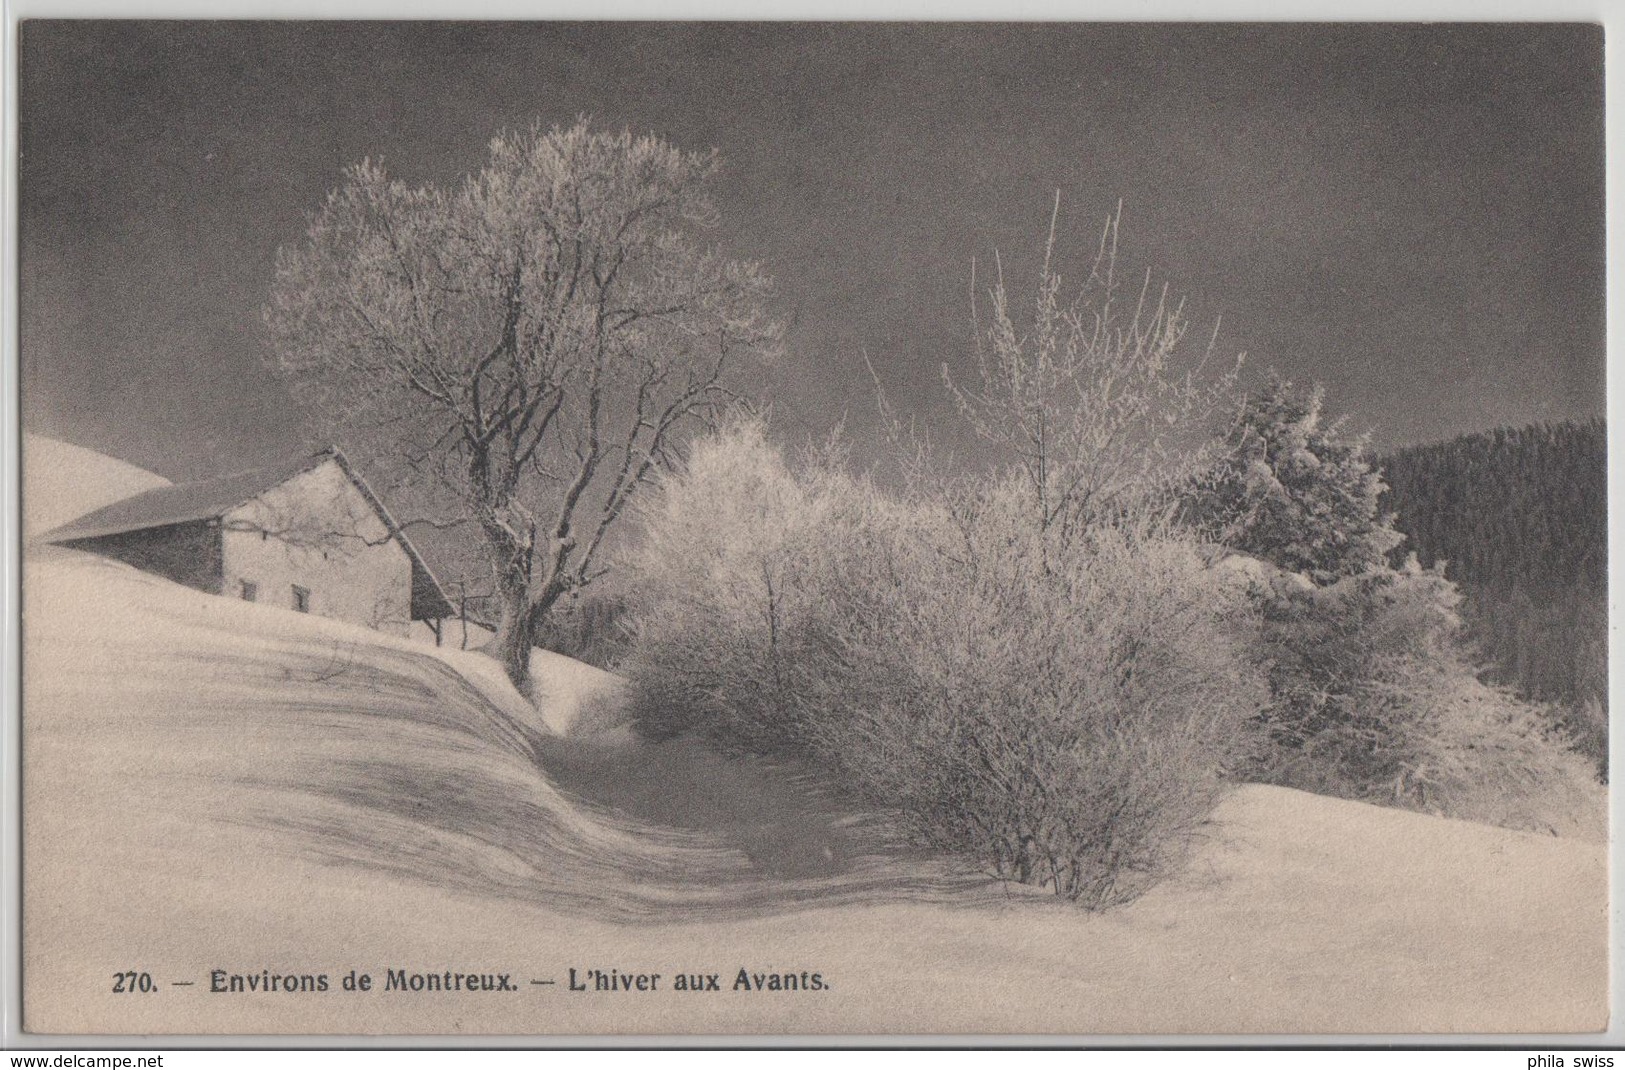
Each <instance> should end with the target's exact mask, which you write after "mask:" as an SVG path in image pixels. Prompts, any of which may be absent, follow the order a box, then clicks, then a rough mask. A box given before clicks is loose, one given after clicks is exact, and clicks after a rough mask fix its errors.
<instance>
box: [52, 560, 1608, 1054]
mask: <svg viewBox="0 0 1625 1070" xmlns="http://www.w3.org/2000/svg"><path fill="white" fill-rule="evenodd" d="M25 576H26V578H25V592H26V594H25V597H26V614H25V621H24V629H25V631H24V642H25V663H24V692H25V695H24V722H23V728H24V755H23V761H24V785H23V790H24V796H25V809H24V859H25V889H24V940H25V945H24V957H25V978H26V991H25V994H24V1015H25V1027H26V1028H28V1029H30V1030H34V1031H53V1032H54V1031H62V1032H80V1031H85V1032H91V1031H98V1032H131V1033H146V1032H207V1031H227V1032H277V1031H293V1032H317V1033H320V1032H360V1033H379V1032H385V1033H429V1032H442V1031H450V1032H471V1033H569V1032H657V1033H672V1032H757V1031H773V1032H791V1033H816V1032H825V1031H838V1032H895V1031H903V1032H1029V1033H1030V1032H1044V1033H1095V1034H1100V1033H1127V1032H1159V1033H1161V1032H1273V1031H1303V1032H1357V1033H1366V1032H1383V1033H1396V1032H1398V1033H1405V1032H1431V1031H1470V1032H1500V1031H1525V1030H1534V1031H1550V1032H1576V1031H1591V1030H1598V1029H1602V1028H1604V1027H1605V1025H1606V994H1607V977H1606V970H1607V917H1606V906H1607V885H1606V853H1605V850H1604V848H1602V847H1600V846H1598V845H1594V844H1589V843H1584V842H1578V841H1568V840H1560V839H1555V838H1551V837H1538V836H1532V835H1527V834H1521V833H1514V832H1508V831H1505V830H1501V829H1495V828H1490V827H1487V826H1480V825H1473V824H1467V823H1463V822H1454V821H1445V820H1441V819H1437V818H1431V817H1425V816H1421V815H1417V814H1411V813H1404V812H1400V811H1394V810H1382V809H1377V808H1373V807H1368V806H1363V805H1359V804H1354V803H1348V802H1342V801H1337V800H1331V799H1323V798H1318V797H1315V796H1310V795H1305V794H1302V793H1299V792H1292V791H1287V790H1283V789H1274V788H1261V787H1249V788H1244V789H1241V790H1238V791H1237V792H1235V793H1234V794H1233V795H1232V796H1231V797H1230V798H1229V799H1228V800H1227V801H1226V802H1225V803H1224V805H1223V806H1222V807H1221V809H1220V811H1219V813H1218V814H1217V815H1216V820H1215V823H1214V825H1213V828H1212V830H1211V833H1212V834H1211V837H1210V839H1209V841H1208V842H1207V843H1205V844H1204V845H1203V846H1202V847H1201V849H1200V850H1199V852H1198V854H1197V856H1196V857H1195V858H1194V859H1193V861H1192V863H1191V865H1190V867H1189V869H1188V870H1187V872H1186V873H1185V874H1184V875H1183V876H1182V877H1181V878H1179V879H1177V880H1175V881H1172V882H1170V883H1168V884H1165V885H1164V886H1162V887H1160V888H1158V889H1156V890H1154V891H1153V892H1152V893H1151V894H1149V895H1148V896H1146V897H1145V898H1144V899H1142V900H1140V901H1139V902H1137V903H1135V904H1133V905H1131V906H1129V907H1127V908H1125V909H1122V910H1118V911H1115V912H1112V913H1109V914H1106V915H1103V916H1088V915H1085V914H1083V913H1081V912H1080V911H1078V910H1077V909H1075V908H1073V907H1070V906H1068V905H1065V904H1060V903H1056V902H1053V901H1052V900H1051V899H1049V898H1048V897H1046V896H1043V895H1036V894H1034V893H1033V892H1032V891H1031V890H1029V889H1018V888H1005V887H1003V886H1001V885H997V884H990V883H988V882H985V881H981V880H970V879H967V878H965V877H963V876H958V875H955V874H954V873H952V872H951V871H950V870H949V869H948V867H946V866H944V865H941V864H935V863H929V862H926V861H921V860H909V859H904V858H895V859H889V860H888V859H884V858H878V857H871V856H867V855H859V856H856V857H851V858H845V859H842V863H841V865H840V866H838V867H836V869H835V871H833V872H825V871H818V870H817V867H813V869H814V871H815V872H813V873H812V875H798V874H800V871H798V870H797V869H796V868H795V867H793V866H792V867H788V868H782V867H781V868H778V869H775V868H774V867H768V866H763V865H759V864H757V859H756V858H755V857H754V856H753V855H752V854H751V852H750V851H749V850H748V849H742V848H741V847H740V846H739V844H738V842H736V841H734V840H730V839H729V838H728V837H727V836H724V835H721V834H720V833H717V832H716V831H715V830H711V829H708V827H707V825H706V822H704V821H696V820H685V819H684V818H685V817H686V816H692V815H685V814H684V813H683V812H680V811H681V807H682V806H683V802H682V800H683V799H684V798H685V796H683V795H682V794H680V793H679V792H677V791H676V790H675V789H672V791H671V798H672V800H673V802H672V808H671V812H670V813H669V815H668V817H669V820H662V807H661V799H662V791H663V790H666V789H668V788H669V787H670V784H671V773H670V765H669V763H668V764H665V765H662V764H661V763H662V762H663V761H665V758H660V759H659V760H656V758H657V757H658V756H656V755H654V754H653V753H652V752H651V753H650V754H649V756H648V759H649V760H647V761H645V760H644V756H643V754H642V752H639V751H637V750H636V749H635V748H634V749H621V750H617V749H615V748H616V744H615V743H614V741H613V739H612V738H604V737H597V738H594V739H585V740H576V739H574V738H572V735H571V733H572V732H574V731H576V730H584V729H586V728H588V727H602V721H601V719H595V718H585V719H583V718H581V717H580V716H579V715H578V714H571V713H568V712H566V711H567V710H568V709H570V708H572V706H571V704H572V703H573V704H574V705H573V708H574V709H575V710H577V711H579V710H580V709H581V708H583V706H591V705H592V703H593V702H596V701H598V699H599V698H601V697H602V696H603V694H604V690H603V689H604V688H605V687H612V686H613V678H606V677H603V676H602V675H594V674H593V673H591V672H583V671H581V670H577V669H573V668H572V667H571V665H567V664H564V662H563V661H555V660H554V659H551V658H544V659H541V661H540V663H539V665H538V668H539V670H540V671H541V673H542V676H543V680H542V683H543V685H544V686H543V687H542V688H541V689H540V694H542V695H543V696H544V701H543V703H542V709H541V710H540V711H539V712H538V711H537V710H535V709H533V708H532V707H531V706H530V705H529V704H527V703H526V702H525V701H524V700H522V699H520V698H519V696H518V695H517V694H515V693H513V692H512V690H511V689H509V688H508V687H507V685H506V682H505V680H503V678H502V676H501V674H500V672H497V671H495V669H496V667H495V664H494V663H493V662H491V661H489V659H485V658H484V657H483V656H482V655H479V654H475V653H465V652H458V651H438V652H437V651H435V650H434V649H433V648H430V647H426V646H424V645H422V644H418V643H414V642H412V641H409V640H400V639H393V638H390V637H386V636H382V635H379V634H376V633H373V632H370V631H367V630H365V629H361V628H357V627H353V626H350V625H346V624H342V623H339V622H334V621H327V620H322V619H319V618H314V617H309V616H304V615H300V614H296V613H293V612H291V611H284V610H278V609H274V608H271V607H267V606H261V605H251V604H247V603H241V602H236V601H233V600H231V599H225V598H216V597H212V596H208V595H203V594H199V593H197V592H193V591H189V590H186V589H183V588H180V587H178V586H175V585H173V584H170V583H167V582H166V581H163V580H160V579H157V578H154V577H150V576H145V575H143V574H141V573H138V572H135V571H134V570H131V569H129V568H127V567H125V566H122V565H117V564H113V563H110V562H106V561H103V560H100V559H97V558H94V557H90V556H88V555H84V554H79V553H74V552H71V551H65V550H57V549H48V550H43V551H37V552H34V553H31V554H30V556H29V558H28V560H27V563H26V566H25ZM565 660H567V659H565ZM594 696H596V697H594ZM588 699H590V701H588ZM593 748H598V749H597V750H594V749H593ZM669 757H670V755H667V756H666V758H669ZM549 767H551V768H552V769H554V770H555V771H556V774H557V777H558V782H557V784H556V783H555V782H554V780H553V779H552V778H551V777H550V775H549V774H548V772H547V771H546V770H547V769H548V768H549ZM688 768H691V769H692V768H696V767H695V766H693V765H692V763H691V764H690V766H688ZM700 768H701V769H702V774H703V767H700ZM727 776H728V774H727V773H726V771H725V770H723V769H722V768H721V767H718V768H717V772H716V776H715V777H714V778H713V779H715V780H717V781H718V782H719V783H720V782H723V781H725V780H726V778H727ZM737 783H739V784H741V785H743V787H742V788H740V789H739V790H741V791H745V792H750V791H760V792H761V793H762V802H761V809H762V811H763V812H764V813H768V812H770V811H772V810H773V808H774V806H775V805H781V803H776V802H775V801H774V798H773V785H772V782H771V771H760V770H759V771H757V772H756V773H753V774H752V776H750V777H747V778H743V779H740V780H739V781H737ZM558 785H563V786H564V787H565V788H568V789H569V792H572V793H573V794H572V793H567V792H566V791H565V790H562V789H561V787H560V786H558ZM583 799H597V800H598V801H599V802H601V803H604V804H605V805H602V806H598V805H591V804H589V803H588V802H585V801H583ZM734 802H735V804H737V805H736V806H735V809H736V810H737V809H741V808H742V809H748V808H749V807H750V805H751V800H749V799H745V800H735V801H734ZM610 806H614V807H617V809H610V808H609V807H610ZM763 827H764V828H767V829H769V830H770V831H771V830H772V828H773V826H772V825H770V824H769V825H764V826H763ZM786 827H788V824H786ZM465 968H467V969H471V970H478V971H486V972H501V973H507V974H509V975H510V976H511V979H512V980H514V981H515V982H516V991H513V992H502V993H466V992H457V993H450V992H412V991H404V992H403V991H382V990H375V991H372V992H369V993H361V992H351V991H347V990H345V989H343V988H342V986H341V984H340V982H341V979H342V978H343V977H344V976H345V975H346V973H347V972H348V971H350V970H357V971H360V972H370V973H371V974H372V975H373V976H374V977H375V978H376V981H377V984H378V985H382V984H383V983H384V978H385V976H386V974H387V971H388V970H391V969H399V970H403V971H407V972H424V973H429V972H440V971H445V970H463V969H465ZM612 968H613V969H616V970H619V971H621V972H622V973H626V972H627V971H633V972H650V973H655V972H658V973H661V974H662V975H664V977H665V980H664V981H663V982H661V983H660V984H659V986H658V987H657V988H656V989H655V990H653V991H644V992H636V991H635V992H630V993H628V992H621V991H616V992H613V993H599V992H593V991H586V992H578V991H571V990H569V988H568V978H569V977H570V973H569V971H570V970H572V969H574V970H576V971H577V974H578V976H586V973H585V971H587V970H588V969H603V970H605V971H608V970H610V969H612ZM742 968H743V969H745V970H746V972H747V974H749V973H752V972H761V973H768V972H778V973H796V974H797V975H798V976H799V975H800V974H801V973H802V972H806V973H808V974H809V975H810V974H811V973H818V974H819V975H820V977H821V979H822V980H823V982H824V986H825V987H823V988H821V989H819V990H816V991H805V990H798V991H793V992H779V991H768V992H756V991H743V990H735V989H734V987H733V985H734V982H735V980H736V978H737V973H738V971H739V970H740V969H742ZM217 969H218V970H223V971H225V972H226V974H228V975H229V974H239V975H247V974H249V973H260V972H262V971H269V972H271V973H276V974H283V973H290V974H301V975H303V974H309V975H312V976H316V975H323V974H325V975H326V976H327V977H328V978H329V980H330V984H331V989H330V990H329V991H326V992H309V993H305V992H295V993H283V992H277V993H264V992H257V993H246V992H244V993H215V992H211V991H210V988H211V980H212V976H213V974H212V971H214V970H217ZM123 970H138V971H147V972H149V973H150V974H151V975H152V977H153V978H154V980H155V983H156V985H157V988H158V991H157V992H156V993H154V994H151V995H139V996H135V997H131V996H128V995H122V994H114V993H113V992H112V991H111V981H112V976H113V974H114V973H115V972H117V971H123ZM678 972H689V973H716V974H718V976H719V978H720V990H719V991H716V992H711V993H706V994H691V993H686V992H675V991H672V990H671V988H670V987H669V986H670V985H671V983H672V978H673V975H674V974H676V973H678ZM187 981H190V982H192V984H191V985H186V986H183V985H177V984H175V982H187ZM532 981H552V982H554V983H553V984H548V985H532V984H531V982H532Z"/></svg>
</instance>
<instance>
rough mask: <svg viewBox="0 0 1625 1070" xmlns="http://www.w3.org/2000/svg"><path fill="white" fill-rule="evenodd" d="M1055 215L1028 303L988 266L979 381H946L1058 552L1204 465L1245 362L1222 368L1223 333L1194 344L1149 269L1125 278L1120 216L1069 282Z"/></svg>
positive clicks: (979, 331)
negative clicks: (1084, 269) (1060, 545)
mask: <svg viewBox="0 0 1625 1070" xmlns="http://www.w3.org/2000/svg"><path fill="white" fill-rule="evenodd" d="M1059 211H1060V198H1059V195H1057V197H1056V209H1055V212H1056V214H1055V215H1053V216H1052V217H1051V220H1050V229H1049V237H1048V240H1047V241H1046V243H1045V247H1044V261H1043V266H1042V267H1041V268H1040V270H1039V274H1038V279H1037V285H1036V287H1035V288H1034V292H1033V294H1032V295H1031V297H1030V298H1028V299H1026V300H1021V299H1019V298H1012V296H1011V293H1010V291H1009V289H1008V288H1007V286H1006V283H1005V279H1004V270H1003V265H1002V262H1000V261H999V260H998V258H997V257H995V265H996V268H997V270H996V272H995V277H994V280H993V284H992V286H991V287H990V288H989V290H988V293H987V295H986V300H985V305H984V304H983V303H982V302H981V300H980V299H978V302H977V304H976V305H975V306H973V312H974V313H975V316H976V331H975V343H976V348H975V352H974V356H975V365H974V369H973V374H972V375H969V376H965V375H959V376H956V375H955V374H954V373H953V371H952V370H951V369H950V368H948V367H947V366H946V365H945V366H944V367H943V369H942V373H943V377H944V380H945V381H946V383H947V386H948V389H949V391H950V392H951V393H952V395H953V398H954V401H955V402H956V404H957V406H958V409H959V413H960V415H961V416H962V417H963V418H964V419H965V420H966V421H967V422H968V423H969V425H970V427H971V428H972V430H973V431H974V432H975V433H976V434H977V435H978V436H979V437H981V438H983V439H985V440H987V441H988V442H990V443H992V444H993V445H994V446H995V448H996V449H997V450H998V451H999V454H1000V456H999V457H998V458H997V459H998V461H999V462H1000V463H1009V464H1011V465H1012V466H1013V468H1014V470H1015V471H1016V472H1017V473H1019V476H1020V479H1021V481H1022V482H1023V483H1024V484H1025V485H1026V487H1027V489H1028V494H1029V499H1030V505H1029V513H1030V515H1031V516H1032V517H1033V518H1034V519H1035V521H1036V526H1037V527H1038V528H1039V529H1040V530H1041V531H1043V532H1044V533H1045V534H1046V537H1057V536H1058V537H1059V538H1060V539H1062V540H1063V541H1065V540H1068V539H1070V538H1072V537H1074V536H1075V535H1077V534H1079V533H1080V532H1082V531H1083V530H1085V529H1086V528H1087V527H1088V526H1089V525H1090V523H1091V522H1092V521H1094V520H1096V519H1099V518H1101V517H1107V516H1120V515H1121V514H1122V513H1123V512H1124V511H1125V510H1131V511H1132V510H1136V509H1139V508H1142V507H1144V506H1145V505H1147V504H1156V503H1160V502H1162V501H1165V500H1166V499H1167V498H1168V497H1170V496H1171V494H1172V493H1173V492H1174V491H1175V490H1176V489H1177V488H1178V487H1179V486H1181V485H1182V484H1183V482H1184V481H1186V480H1188V479H1189V478H1190V477H1191V476H1192V475H1193V474H1194V473H1196V472H1198V471H1200V470H1201V469H1202V467H1203V466H1204V465H1206V464H1209V463H1211V461H1212V459H1213V453H1212V448H1213V446H1214V445H1215V441H1216V437H1215V434H1214V428H1213V426H1212V417H1214V416H1215V415H1217V414H1219V413H1222V412H1226V411H1228V409H1229V406H1230V404H1231V402H1230V399H1231V397H1232V393H1231V389H1232V387H1233V385H1234V382H1235V377H1236V373H1237V371H1238V370H1239V368H1240V364H1241V358H1240V357H1238V358H1237V359H1236V360H1235V362H1234V363H1233V364H1231V366H1230V367H1228V368H1224V367H1216V366H1215V365H1214V361H1213V360H1212V358H1213V355H1214V351H1215V344H1216V341H1217V338H1218V325H1217V323H1215V325H1214V328H1213V332H1212V333H1211V334H1210V335H1209V336H1208V338H1207V339H1206V342H1205V344H1203V343H1202V342H1200V341H1197V342H1194V343H1193V340H1192V339H1190V338H1189V337H1188V334H1189V330H1190V319H1189V317H1188V315H1187V314H1186V312H1185V307H1184V301H1183V299H1181V298H1179V297H1178V296H1176V295H1173V294H1171V293H1170V289H1169V286H1168V285H1167V284H1166V283H1163V284H1157V283H1156V282H1154V281H1153V278H1152V276H1151V273H1150V272H1149V271H1147V272H1146V273H1145V274H1144V275H1141V276H1139V277H1138V278H1137V279H1125V278H1124V277H1123V274H1122V271H1121V265H1120V264H1119V262H1118V251H1117V233H1118V224H1119V221H1120V218H1121V215H1122V207H1121V206H1119V207H1118V209H1117V211H1116V212H1114V213H1113V214H1112V215H1110V216H1108V217H1107V219H1106V222H1105V225H1104V226H1103V227H1102V229H1101V236H1100V244H1099V247H1098V248H1097V249H1096V251H1095V255H1094V259H1093V261H1092V262H1090V264H1089V270H1088V273H1087V274H1086V275H1083V276H1082V278H1081V280H1079V281H1072V280H1068V279H1066V278H1064V277H1063V274H1062V266H1061V258H1060V257H1059V256H1058V254H1057V251H1056V247H1055V232H1056V220H1057V217H1058V215H1059ZM973 271H974V266H973ZM975 285H976V284H975V282H974V281H973V283H972V287H973V289H974V288H975Z"/></svg>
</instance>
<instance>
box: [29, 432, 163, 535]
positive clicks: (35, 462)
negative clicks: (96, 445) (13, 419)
mask: <svg viewBox="0 0 1625 1070" xmlns="http://www.w3.org/2000/svg"><path fill="white" fill-rule="evenodd" d="M22 470H23V496H22V497H23V537H24V538H25V539H27V538H32V537H34V536H35V535H40V534H42V533H44V532H46V531H49V530H50V529H52V528H54V527H59V526H61V525H63V524H66V523H67V522H68V521H70V520H75V519H77V518H79V517H81V516H84V515H85V514H86V513H88V512H90V511H91V510H93V509H100V508H101V507H102V506H104V505H111V504H113V503H114V502H116V501H120V500H122V499H124V498H129V497H131V496H133V495H136V494H140V493H141V492H142V491H144V490H151V489H152V488H153V487H162V486H167V485H168V484H169V480H167V479H165V478H164V477H163V476H160V475H155V474H154V473H152V472H149V471H147V470H146V469H145V468H137V467H136V466H135V465H133V464H128V463H126V462H124V461H120V460H115V459H114V458H112V457H109V456H107V455H106V454H102V453H97V452H96V451H95V450H87V449H85V448H84V447H83V446H75V445H73V444H71V443H68V442H61V441H58V440H57V439H54V438H46V437H45V436H44V435H31V434H24V435H23V454H22Z"/></svg>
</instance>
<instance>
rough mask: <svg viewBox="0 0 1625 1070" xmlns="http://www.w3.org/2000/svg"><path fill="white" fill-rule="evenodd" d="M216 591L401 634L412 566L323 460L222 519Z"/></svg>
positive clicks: (338, 471) (344, 478) (334, 466)
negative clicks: (300, 602) (304, 601)
mask: <svg viewBox="0 0 1625 1070" xmlns="http://www.w3.org/2000/svg"><path fill="white" fill-rule="evenodd" d="M221 542H222V548H223V552H222V560H223V564H222V584H221V587H220V588H219V589H220V591H221V593H223V594H225V595H227V596H240V595H241V592H242V585H243V584H244V583H251V584H253V585H254V588H255V596H256V597H255V600H256V601H258V602H262V603H264V604H266V605H271V606H278V607H281V608H284V609H293V608H295V593H294V589H295V588H296V587H297V588H300V589H302V590H304V591H307V592H309V593H308V609H309V612H311V613H315V614H317V615H319V616H323V617H332V618H334V619H336V620H346V621H351V622H353V623H356V624H365V625H368V626H370V627H374V628H378V629H380V630H382V631H386V632H392V633H395V634H399V635H405V634H406V633H407V630H408V627H409V624H410V621H411V609H412V562H411V558H410V557H409V556H408V555H407V553H406V551H405V550H403V549H402V548H401V546H400V544H399V543H397V542H396V541H395V540H394V539H392V538H390V534H389V531H388V529H387V528H386V527H385V526H384V523H383V521H382V520H380V519H379V518H378V514H377V513H376V512H375V511H374V509H373V507H372V505H371V504H370V503H369V502H368V501H367V500H366V497H365V496H364V495H363V494H362V493H361V492H360V491H359V490H358V489H357V488H356V486H355V484H354V483H352V482H351V481H350V478H349V476H348V475H346V474H345V472H344V470H343V468H342V467H341V466H340V465H339V464H338V462H336V461H333V460H327V461H324V462H322V463H321V464H319V465H317V466H316V467H314V468H312V469H310V470H308V471H306V472H301V473H300V474H298V475H296V476H294V477H293V478H292V479H289V480H287V481H286V482H284V483H281V484H279V485H278V486H276V487H273V488H271V489H270V490H268V491H266V492H264V493H263V494H261V495H259V496H258V497H256V498H254V499H252V500H250V501H248V502H246V503H244V504H243V505H241V506H239V507H237V508H236V509H233V510H231V511H230V512H228V513H227V514H226V515H225V516H224V517H223V518H222V524H221Z"/></svg>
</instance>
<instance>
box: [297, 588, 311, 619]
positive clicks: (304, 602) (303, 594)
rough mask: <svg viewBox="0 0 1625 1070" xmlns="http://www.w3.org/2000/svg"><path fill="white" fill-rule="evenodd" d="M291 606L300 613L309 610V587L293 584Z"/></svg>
mask: <svg viewBox="0 0 1625 1070" xmlns="http://www.w3.org/2000/svg"><path fill="white" fill-rule="evenodd" d="M293 608H295V609H297V610H298V611H299V612H301V613H309V612H310V588H308V587H300V586H299V585H298V584H295V585H294V588H293Z"/></svg>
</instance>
